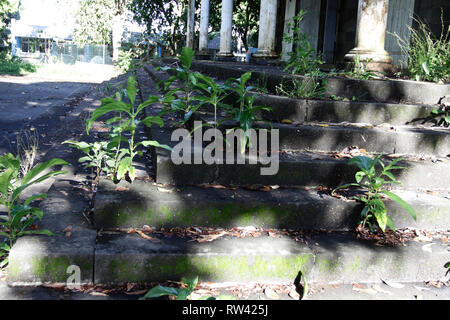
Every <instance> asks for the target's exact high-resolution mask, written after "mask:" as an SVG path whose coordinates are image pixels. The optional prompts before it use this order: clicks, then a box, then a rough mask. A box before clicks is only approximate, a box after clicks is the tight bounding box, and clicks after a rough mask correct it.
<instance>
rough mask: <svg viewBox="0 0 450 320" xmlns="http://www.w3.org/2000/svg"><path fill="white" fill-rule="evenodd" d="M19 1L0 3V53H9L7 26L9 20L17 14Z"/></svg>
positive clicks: (9, 44)
mask: <svg viewBox="0 0 450 320" xmlns="http://www.w3.org/2000/svg"><path fill="white" fill-rule="evenodd" d="M19 6H20V3H19V0H1V1H0V53H1V52H3V53H4V54H5V53H9V51H10V50H11V43H10V39H9V35H10V34H11V32H10V30H9V25H10V23H11V19H12V18H13V17H14V16H16V15H18V13H19Z"/></svg>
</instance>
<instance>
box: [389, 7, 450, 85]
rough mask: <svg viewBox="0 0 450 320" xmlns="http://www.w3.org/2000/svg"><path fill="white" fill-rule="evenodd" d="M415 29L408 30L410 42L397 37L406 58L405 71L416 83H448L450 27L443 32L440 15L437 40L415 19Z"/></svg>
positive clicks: (449, 70)
mask: <svg viewBox="0 0 450 320" xmlns="http://www.w3.org/2000/svg"><path fill="white" fill-rule="evenodd" d="M415 21H416V23H417V29H414V28H411V27H410V28H409V29H410V32H411V36H410V38H411V39H410V41H405V40H404V39H402V38H400V36H399V35H397V34H394V36H395V37H397V42H398V44H399V46H400V48H401V50H402V52H403V54H404V55H405V57H407V60H406V59H405V60H406V62H403V63H404V65H406V69H407V71H408V73H409V75H410V76H411V77H412V78H413V79H415V80H416V81H431V82H439V81H448V80H449V79H450V27H448V29H447V30H445V25H444V20H443V15H442V14H441V26H442V27H441V34H440V36H439V37H438V38H437V37H435V36H434V35H433V33H432V32H431V31H430V29H429V27H428V26H427V25H426V24H425V23H424V22H422V21H421V20H419V19H415Z"/></svg>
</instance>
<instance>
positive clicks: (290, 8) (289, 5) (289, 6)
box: [281, 0, 297, 61]
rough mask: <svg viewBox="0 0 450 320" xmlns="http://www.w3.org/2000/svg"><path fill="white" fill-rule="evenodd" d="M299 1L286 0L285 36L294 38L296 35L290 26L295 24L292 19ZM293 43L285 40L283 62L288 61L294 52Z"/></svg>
mask: <svg viewBox="0 0 450 320" xmlns="http://www.w3.org/2000/svg"><path fill="white" fill-rule="evenodd" d="M296 4H297V1H295V0H286V10H285V11H284V31H283V32H284V34H286V35H288V36H290V37H292V36H293V35H294V31H293V30H292V28H290V27H289V24H291V23H293V22H294V20H293V19H292V18H293V17H294V16H295V6H296ZM292 45H293V44H292V42H286V41H284V39H283V43H282V54H281V60H283V61H288V60H289V53H290V52H292Z"/></svg>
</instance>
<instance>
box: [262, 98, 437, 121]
mask: <svg viewBox="0 0 450 320" xmlns="http://www.w3.org/2000/svg"><path fill="white" fill-rule="evenodd" d="M255 105H261V106H266V107H271V108H272V110H273V111H272V112H264V113H263V117H264V118H265V119H266V120H269V121H277V122H281V121H283V120H285V119H288V120H291V121H293V122H311V121H323V122H331V123H339V122H353V123H370V124H373V125H379V124H383V123H389V124H392V125H405V124H408V123H411V124H421V123H422V121H414V122H412V121H413V120H415V119H420V118H426V117H428V116H429V115H430V112H431V111H432V110H433V109H435V108H436V106H432V105H417V104H394V103H381V102H355V101H330V100H311V99H294V98H288V97H283V96H277V95H259V96H258V97H257V98H256V100H255ZM431 124H432V123H431V122H426V123H425V125H431Z"/></svg>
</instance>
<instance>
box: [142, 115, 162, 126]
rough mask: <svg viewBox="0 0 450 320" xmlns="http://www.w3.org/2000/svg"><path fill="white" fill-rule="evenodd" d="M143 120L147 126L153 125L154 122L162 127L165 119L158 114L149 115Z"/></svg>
mask: <svg viewBox="0 0 450 320" xmlns="http://www.w3.org/2000/svg"><path fill="white" fill-rule="evenodd" d="M141 122H142V123H143V124H145V125H146V126H147V127H151V126H152V125H153V124H157V125H159V126H160V127H163V126H164V120H163V119H162V118H161V117H158V116H148V117H146V118H145V119H143V120H142V121H141Z"/></svg>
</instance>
